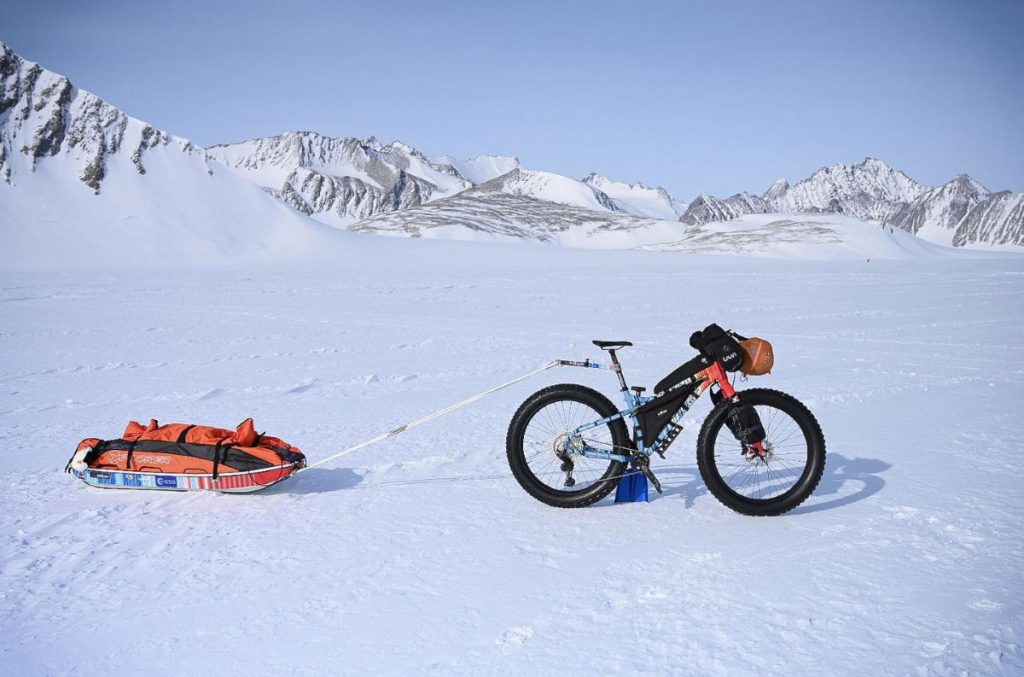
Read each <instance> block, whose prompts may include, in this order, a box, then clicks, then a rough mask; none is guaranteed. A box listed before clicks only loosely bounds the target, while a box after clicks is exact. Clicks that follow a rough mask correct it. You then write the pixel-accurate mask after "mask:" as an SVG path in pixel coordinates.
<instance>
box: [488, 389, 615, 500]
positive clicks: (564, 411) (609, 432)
mask: <svg viewBox="0 0 1024 677" xmlns="http://www.w3.org/2000/svg"><path fill="white" fill-rule="evenodd" d="M616 412H617V410H616V409H615V406H614V405H613V404H612V403H611V402H609V401H608V398H607V397H605V396H604V395H602V394H601V393H599V392H597V391H596V390H592V389H591V388H587V387H584V386H581V385H576V384H572V383H564V384H561V385H555V386H551V387H549V388H544V389H543V390H539V391H537V392H536V393H534V394H533V395H531V396H530V397H529V398H528V399H527V400H526V401H525V402H523V404H522V406H520V407H519V410H518V411H516V413H515V415H514V416H513V417H512V422H511V423H510V424H509V428H508V435H507V437H506V441H505V447H506V454H507V455H508V464H509V467H510V468H511V469H512V474H513V475H514V476H515V478H516V481H518V482H519V484H520V486H522V487H523V489H525V490H526V492H527V493H528V494H530V495H531V496H533V497H534V498H536V499H537V500H539V501H542V502H544V503H547V504H548V505H553V506H555V507H558V508H582V507H584V506H588V505H591V504H593V503H596V502H597V501H599V500H601V499H602V498H604V497H605V496H607V495H608V494H609V493H611V491H612V489H614V488H615V485H616V483H617V481H618V478H619V477H621V476H622V475H623V473H625V472H626V466H627V464H626V463H624V462H622V461H616V460H612V459H607V460H606V459H597V458H588V457H587V456H584V455H582V454H581V453H580V452H581V450H582V449H584V448H590V449H598V450H602V451H609V452H612V453H616V454H623V455H627V456H628V455H629V453H630V449H631V447H630V442H629V433H628V432H627V431H626V424H625V423H623V421H622V419H618V420H615V421H611V422H608V423H603V424H601V425H600V426H596V427H594V428H590V429H588V430H585V431H583V432H581V433H580V434H579V435H573V434H572V433H573V431H574V430H576V429H577V428H578V427H580V426H581V425H584V424H586V423H591V422H593V421H597V420H600V419H602V418H606V417H608V416H613V415H614V414H615V413H616Z"/></svg>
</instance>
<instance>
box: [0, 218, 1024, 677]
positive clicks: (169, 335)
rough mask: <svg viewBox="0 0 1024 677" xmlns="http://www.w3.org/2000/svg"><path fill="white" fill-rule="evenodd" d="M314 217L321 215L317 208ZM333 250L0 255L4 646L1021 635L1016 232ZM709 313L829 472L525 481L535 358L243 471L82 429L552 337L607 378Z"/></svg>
mask: <svg viewBox="0 0 1024 677" xmlns="http://www.w3.org/2000/svg"><path fill="white" fill-rule="evenodd" d="M339 235H344V234H339ZM346 242H347V243H349V245H350V246H349V247H348V248H347V249H345V250H344V251H343V252H342V253H340V254H338V255H337V259H336V260H335V261H334V262H333V263H332V264H330V265H324V264H313V263H306V264H302V265H296V264H287V263H280V264H278V265H276V266H261V267H258V268H257V267H243V266H238V265H219V266H202V265H191V266H187V267H186V266H181V267H179V268H178V269H176V270H163V271H161V270H154V269H149V268H144V269H141V270H140V269H135V268H131V267H128V266H125V267H107V268H98V269H96V270H93V271H91V272H89V273H76V272H73V271H67V270H64V271H62V272H22V273H16V272H12V271H11V270H10V269H9V268H4V269H3V272H0V307H2V309H3V311H2V314H0V355H2V356H3V358H2V361H0V382H2V389H0V431H2V436H3V444H2V447H0V448H2V449H3V453H4V456H5V459H6V461H7V468H8V469H7V470H6V471H5V475H4V477H5V482H4V485H5V486H4V489H3V491H2V492H0V544H2V546H0V583H2V585H0V599H2V603H0V664H2V665H3V666H4V668H3V672H4V674H9V675H19V676H26V677H28V676H32V675H57V674H61V675H104V676H106V675H137V674H145V675H171V674H175V675H176V674H186V675H195V674H215V675H222V674H231V675H251V674H290V675H324V674H331V675H362V674H368V673H373V674H388V675H390V674H395V675H408V674H424V673H437V674H467V675H468V674H473V675H489V674H502V675H520V674H533V675H549V674H595V673H597V674H624V675H627V674H628V675H633V674H658V675H664V674H701V675H704V674H718V675H746V674H766V675H811V674H813V675H849V674H864V675H901V676H902V675H953V674H956V675H959V674H972V675H1008V674H1021V672H1022V671H1024V658H1022V655H1021V642H1022V633H1024V585H1022V583H1024V580H1022V574H1021V572H1022V571H1024V561H1022V559H1024V555H1022V552H1024V551H1022V545H1024V536H1022V531H1021V528H1020V517H1021V514H1022V508H1024V501H1022V499H1024V481H1022V480H1024V476H1022V475H1024V471H1022V469H1021V468H1022V466H1021V462H1020V459H1021V457H1022V454H1024V441H1022V440H1024V438H1022V436H1021V433H1020V409H1021V400H1022V394H1024V386H1022V384H1024V360H1022V357H1021V351H1020V346H1021V345H1022V344H1024V325H1022V323H1021V317H1022V311H1024V260H1022V259H1021V258H1020V257H1012V256H1001V255H984V254H971V253H966V252H957V254H958V255H956V256H949V257H927V258H919V259H910V260H899V261H876V260H872V262H871V263H866V262H865V261H863V260H858V261H828V262H801V261H772V260H757V259H752V258H748V257H740V256H730V257H716V256H707V255H703V256H682V255H680V254H677V253H663V252H621V251H620V252H604V251H586V250H571V249H558V248H551V247H541V246H531V245H528V244H520V245H516V246H508V245H505V246H503V245H498V244H491V243H458V242H446V241H429V240H415V241H413V240H404V239H389V238H372V237H362V238H360V237H356V236H350V237H349V238H348V239H347V240H346ZM710 321H718V322H720V323H722V324H723V325H725V326H728V327H733V328H735V329H737V330H740V331H743V332H749V333H751V334H757V335H760V336H764V337H766V338H769V339H770V340H771V341H772V342H773V343H774V346H775V352H776V355H777V364H776V369H775V372H774V374H773V375H772V376H769V377H765V378H758V379H751V381H750V382H748V383H741V384H739V385H740V387H750V386H767V387H773V388H778V389H781V390H785V391H788V392H790V393H792V394H793V395H795V396H797V397H798V398H800V399H801V400H803V401H804V402H805V403H806V404H807V405H808V406H810V407H811V408H812V410H813V411H814V412H815V414H816V415H817V417H818V418H819V420H820V422H821V424H822V427H823V429H824V432H825V435H826V439H827V442H828V453H829V456H828V463H827V467H826V472H825V477H824V480H823V481H822V484H821V485H820V487H819V489H818V491H817V492H816V494H815V495H814V496H813V497H812V498H811V499H810V500H809V501H808V502H807V503H806V504H805V505H804V506H803V507H801V508H799V509H798V510H796V511H794V512H793V513H791V514H789V515H787V516H784V517H779V518H763V519H758V518H751V517H744V516H741V515H738V514H736V513H733V512H731V511H729V510H728V509H726V508H725V507H724V506H722V505H720V504H719V503H718V502H717V501H716V500H715V499H714V498H713V497H712V496H710V495H709V494H708V493H707V491H706V490H705V488H704V486H703V484H702V482H701V480H700V478H699V475H698V473H697V469H696V465H695V462H694V444H695V438H696V434H697V430H698V428H699V424H700V421H701V420H702V419H703V417H704V415H705V414H706V412H707V410H708V403H707V402H706V401H701V402H700V403H698V405H697V406H696V407H695V408H694V410H693V411H692V412H691V416H690V417H689V421H688V425H687V428H686V430H685V431H684V433H683V434H682V436H681V437H680V439H678V440H677V441H676V443H675V445H674V446H673V447H672V449H670V450H669V452H668V454H669V455H668V459H667V460H664V461H662V460H660V459H655V463H654V469H655V471H656V472H657V473H658V475H659V477H660V478H661V480H662V482H663V484H664V485H665V487H666V493H665V494H664V495H662V496H657V495H655V498H654V499H653V500H652V501H651V502H650V503H648V504H632V505H618V506H616V505H613V504H612V503H611V502H610V501H607V500H606V501H604V502H602V503H601V504H599V505H597V506H594V507H592V508H587V509H584V510H579V511H564V510H558V509H554V508H549V507H547V506H545V505H543V504H541V503H539V502H537V501H535V500H533V499H532V498H530V497H529V496H527V495H526V494H525V493H524V492H523V491H522V490H521V489H520V488H519V486H518V485H517V484H516V482H515V480H514V479H513V478H512V477H511V474H510V472H509V470H508V468H507V465H506V462H505V458H504V438H505V429H506V426H507V424H508V420H509V418H510V417H511V415H512V413H513V412H514V410H515V408H516V406H517V405H518V404H519V402H520V401H522V400H523V399H524V398H525V397H526V396H527V395H528V394H529V393H530V392H532V391H533V390H535V389H537V388H540V387H542V386H544V385H547V384H549V383H554V382H560V381H575V382H581V383H585V384H588V385H591V386H593V387H596V388H598V389H600V390H602V391H603V392H605V393H606V394H608V395H609V396H614V395H615V382H614V379H613V378H612V376H611V374H609V373H608V372H600V371H596V370H572V369H563V370H558V371H555V372H548V374H547V375H545V377H542V378H538V379H537V380H536V381H535V382H532V383H525V384H521V385H519V386H516V387H515V388H513V389H510V390H507V391H503V392H502V393H499V394H498V395H496V396H494V397H492V398H489V399H486V400H484V401H482V402H480V403H479V404H477V405H475V406H474V407H472V408H468V409H464V410H462V411H460V412H458V413H455V414H453V415H451V416H450V417H448V418H446V419H442V420H441V421H437V422H434V423H431V424H430V425H428V426H424V427H422V428H418V429H416V430H414V431H410V432H409V433H407V434H406V435H403V436H400V437H397V438H394V439H393V440H391V441H389V442H387V443H382V444H380V445H377V446H374V447H370V448H368V449H366V450H364V451H362V452H359V453H358V454H355V455H352V456H349V457H347V458H346V459H344V460H343V461H342V462H339V463H338V464H337V465H335V466H331V467H325V468H316V469H312V470H310V471H309V472H308V473H304V474H301V475H299V476H297V477H295V478H294V479H291V480H289V481H288V482H286V483H284V484H282V485H280V486H278V487H275V488H272V489H270V490H267V491H265V492H263V493H260V494H256V495H250V496H229V495H217V494H203V493H193V494H156V493H147V492H132V491H115V490H100V489H90V488H88V487H86V486H84V485H83V484H81V483H80V482H78V481H76V480H73V479H72V478H70V477H68V476H66V475H63V474H62V473H61V470H62V468H63V466H64V463H65V461H66V459H67V457H68V456H69V455H70V454H71V452H72V450H73V449H74V446H75V444H76V443H77V442H78V440H79V439H81V438H83V437H86V436H92V435H100V436H107V437H113V436H116V435H118V434H120V432H121V431H122V429H123V427H124V425H125V423H126V422H127V421H128V420H129V419H132V418H135V419H148V418H149V417H156V418H158V419H160V420H161V421H164V422H171V421H192V422H199V423H210V424H218V425H234V424H235V423H237V422H238V421H240V420H242V419H243V418H245V417H246V416H250V415H252V416H255V417H256V421H257V424H258V426H259V428H260V429H261V430H267V431H270V432H272V433H274V434H279V435H281V436H283V437H284V438H285V439H287V440H288V441H290V442H292V443H294V444H297V445H299V446H300V447H301V448H303V449H304V450H305V451H306V452H307V454H308V455H309V457H310V458H311V460H316V459H318V458H322V457H324V456H326V455H328V454H329V453H331V452H333V451H336V450H338V449H340V448H343V447H345V446H347V445H349V444H351V443H354V442H356V441H359V440H362V439H365V438H368V437H370V436H372V435H373V434H375V433H377V432H380V431H383V430H387V429H390V428H392V427H394V426H395V425H397V424H400V423H403V422H407V421H409V420H411V419H413V418H415V417H417V416H419V415H421V414H424V413H427V412H430V411H434V410H436V409H439V408H441V407H442V406H445V405H447V404H449V403H452V402H455V401H457V400H459V399H462V398H464V397H466V396H468V395H471V394H473V393H476V392H479V391H481V390H484V389H485V388H487V387H490V386H492V385H495V384H497V383H501V382H503V381H506V380H508V379H510V378H512V377H514V376H516V375H519V374H521V373H523V372H525V371H527V370H530V369H532V368H534V367H536V366H538V365H539V364H542V363H544V362H546V361H548V360H550V359H552V358H554V357H566V358H579V359H582V358H584V357H591V358H600V357H602V354H601V353H600V352H599V351H597V350H596V349H595V348H594V347H593V346H591V345H590V343H589V341H590V339H592V338H604V339H618V338H625V339H632V340H633V341H634V342H635V343H636V346H635V347H634V348H631V349H628V350H624V351H622V357H623V359H624V363H625V374H626V377H627V379H628V380H629V381H630V382H631V383H636V384H642V385H648V386H649V385H651V384H652V383H654V382H655V381H657V380H658V379H659V378H661V377H662V376H664V375H665V374H666V373H667V372H668V371H669V370H671V369H672V368H674V367H675V366H676V365H678V364H679V363H680V362H681V361H683V360H685V359H688V358H689V357H690V354H691V351H690V349H689V348H688V347H686V337H688V335H689V333H690V332H691V331H692V330H693V329H695V328H698V327H701V326H703V325H704V324H706V323H708V322H710Z"/></svg>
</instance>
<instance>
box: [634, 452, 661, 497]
mask: <svg viewBox="0 0 1024 677" xmlns="http://www.w3.org/2000/svg"><path fill="white" fill-rule="evenodd" d="M633 467H634V468H636V469H637V470H639V471H640V472H642V473H643V474H644V476H645V477H646V478H647V480H648V481H649V482H650V483H651V484H653V485H654V489H655V490H656V491H657V492H658V493H659V494H660V493H662V491H661V482H659V481H658V478H657V477H655V476H654V471H653V470H651V459H650V458H649V457H648V456H647V455H646V454H644V453H641V452H639V451H634V452H633Z"/></svg>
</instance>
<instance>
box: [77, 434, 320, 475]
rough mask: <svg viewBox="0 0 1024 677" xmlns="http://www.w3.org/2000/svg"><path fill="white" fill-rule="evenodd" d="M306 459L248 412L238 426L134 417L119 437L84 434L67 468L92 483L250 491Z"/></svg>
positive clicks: (293, 470) (292, 469) (298, 466)
mask: <svg viewBox="0 0 1024 677" xmlns="http://www.w3.org/2000/svg"><path fill="white" fill-rule="evenodd" d="M305 465H306V457H305V455H303V453H302V452H301V451H300V450H299V449H298V448H296V447H293V446H291V445H290V444H288V443H287V442H284V441H283V440H281V439H279V438H277V437H270V436H268V435H266V434H261V433H257V432H256V428H255V426H254V425H253V420H252V419H251V418H248V419H246V420H244V421H242V423H240V424H239V425H238V428H236V429H235V430H226V429H224V428H213V427H210V426H200V425H189V424H187V423H169V424H167V425H160V424H159V423H157V422H156V420H151V421H150V422H149V425H148V426H143V425H142V424H141V423H137V422H135V421H132V422H130V423H129V424H128V427H127V428H126V429H125V431H124V435H123V436H122V437H121V438H120V439H116V440H101V439H98V438H88V439H84V440H82V441H81V442H80V443H79V445H78V448H77V449H76V450H75V453H74V455H73V456H72V457H71V460H69V461H68V464H67V466H66V467H65V471H66V472H69V473H71V474H73V475H75V476H76V477H78V478H79V479H81V480H82V481H83V482H85V483H86V484H88V485H90V486H94V487H103V488H108V489H157V490H162V491H193V490H212V491H220V492H224V493H250V492H253V491H259V490H260V489H265V488H267V487H269V486H272V485H274V484H277V483H278V482H280V481H281V480H283V479H285V478H287V477H289V476H290V475H292V474H293V473H294V472H296V471H297V470H299V469H301V468H303V467H304V466H305Z"/></svg>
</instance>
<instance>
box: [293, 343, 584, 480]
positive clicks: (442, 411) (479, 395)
mask: <svg viewBox="0 0 1024 677" xmlns="http://www.w3.org/2000/svg"><path fill="white" fill-rule="evenodd" d="M565 362H566V361H565V360H552V361H551V362H548V363H547V364H545V365H544V366H543V367H540V368H538V369H534V370H533V371H531V372H529V373H527V374H523V375H522V376H519V377H517V378H514V379H512V380H511V381H507V382H505V383H502V384H501V385H498V386H495V387H493V388H491V389H490V390H485V391H484V392H482V393H477V394H476V395H473V396H472V397H468V398H466V399H464V400H462V401H461V402H456V403H455V404H451V405H449V406H447V407H445V408H444V409H438V410H437V411H435V412H434V413H432V414H427V415H426V416H423V417H421V418H418V419H416V420H415V421H411V422H409V423H406V424H404V425H400V426H398V427H397V428H394V429H393V430H389V431H388V432H386V433H382V434H380V435H377V436H376V437H374V438H372V439H369V440H366V441H365V442H360V443H359V444H354V445H352V446H351V447H349V448H348V449H343V450H342V451H339V452H338V453H336V454H332V455H330V456H328V457H327V458H322V459H320V460H319V461H317V462H316V463H310V464H309V465H307V466H306V467H304V468H301V469H299V470H297V471H296V472H295V473H294V474H296V475H297V474H298V473H300V472H303V471H305V470H309V469H310V468H315V467H317V466H319V465H323V464H324V463H329V462H330V461H333V460H334V459H337V458H341V457H342V456H345V455H347V454H351V453H352V452H354V451H359V450H360V449H362V448H363V447H368V446H370V445H371V444H376V443H377V442H381V441H383V440H386V439H388V438H389V437H394V436H396V435H401V434H402V433H404V432H405V431H406V430H411V429H412V428H415V427H416V426H418V425H422V424H424V423H427V422H428V421H433V420H434V419H435V418H440V417H442V416H444V415H445V414H450V413H452V412H453V411H456V410H457V409H462V408H463V407H466V406H468V405H470V404H473V403H474V402H477V401H479V400H482V399H483V398H485V397H487V396H488V395H493V394H494V393H496V392H498V391H499V390H504V389H505V388H508V387H510V386H514V385H515V384H517V383H519V382H521V381H525V380H526V379H528V378H532V377H534V376H536V375H537V374H542V373H544V372H545V371H547V370H548V369H553V368H554V367H557V366H559V365H562V364H565Z"/></svg>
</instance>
